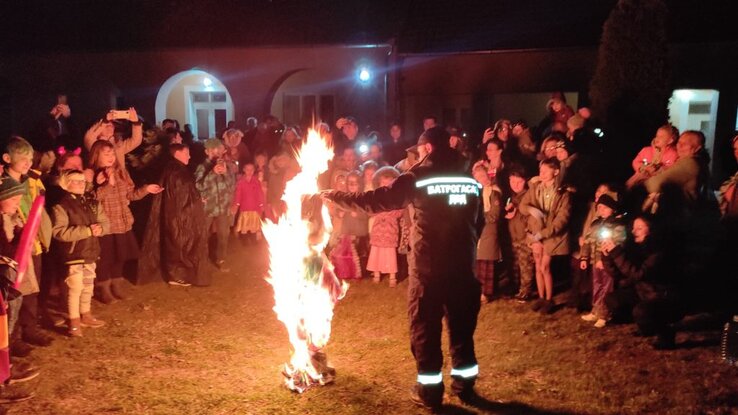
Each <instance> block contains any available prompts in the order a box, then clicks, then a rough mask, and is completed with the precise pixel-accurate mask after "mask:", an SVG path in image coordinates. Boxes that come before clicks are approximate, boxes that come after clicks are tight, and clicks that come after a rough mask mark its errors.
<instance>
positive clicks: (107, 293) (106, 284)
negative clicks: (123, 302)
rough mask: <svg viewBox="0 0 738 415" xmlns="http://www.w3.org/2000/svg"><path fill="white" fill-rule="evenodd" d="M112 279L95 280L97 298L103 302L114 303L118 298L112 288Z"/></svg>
mask: <svg viewBox="0 0 738 415" xmlns="http://www.w3.org/2000/svg"><path fill="white" fill-rule="evenodd" d="M110 284H111V282H110V280H106V281H95V299H96V300H97V301H99V302H101V303H103V304H113V303H115V302H117V301H118V300H117V299H116V298H115V297H114V296H113V292H112V291H111V290H110Z"/></svg>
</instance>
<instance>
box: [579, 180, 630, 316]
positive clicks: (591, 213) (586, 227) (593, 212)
mask: <svg viewBox="0 0 738 415" xmlns="http://www.w3.org/2000/svg"><path fill="white" fill-rule="evenodd" d="M602 195H609V196H610V197H612V198H613V200H615V201H616V202H618V203H619V196H618V192H617V190H616V189H615V188H614V186H613V185H612V184H608V183H602V184H600V185H599V186H597V189H595V194H594V198H593V199H592V201H591V202H590V204H589V210H588V212H587V216H586V217H585V218H584V222H583V227H582V230H581V232H580V233H579V237H578V240H577V245H578V247H579V249H578V250H577V251H576V252H574V253H572V255H571V272H572V283H571V285H572V288H571V289H572V291H571V296H570V298H569V305H570V306H572V307H575V308H576V309H578V310H580V311H584V310H589V309H590V307H591V305H592V275H591V274H590V272H589V271H590V270H591V268H589V267H587V268H585V269H581V267H580V263H581V258H582V246H584V244H585V240H584V239H585V235H589V234H590V232H591V229H590V228H591V226H592V223H593V222H594V221H595V219H597V217H598V216H597V201H598V200H599V199H600V196H602Z"/></svg>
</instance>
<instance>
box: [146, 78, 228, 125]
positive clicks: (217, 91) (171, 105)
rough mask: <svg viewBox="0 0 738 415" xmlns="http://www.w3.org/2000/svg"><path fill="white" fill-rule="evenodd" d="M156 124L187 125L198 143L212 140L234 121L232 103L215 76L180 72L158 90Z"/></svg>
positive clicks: (225, 89) (224, 88) (226, 91)
mask: <svg viewBox="0 0 738 415" xmlns="http://www.w3.org/2000/svg"><path fill="white" fill-rule="evenodd" d="M155 111H156V122H157V124H161V122H162V121H163V120H164V119H167V118H170V119H175V120H177V121H179V122H180V124H181V125H183V126H184V125H185V124H190V125H191V126H192V133H193V134H194V135H195V137H197V138H199V139H206V138H208V137H215V136H216V134H217V132H219V131H223V130H224V129H225V128H226V124H227V123H228V121H229V120H233V119H234V114H235V113H234V110H233V100H232V99H231V94H230V93H229V92H228V89H227V88H226V87H225V85H223V83H222V82H221V81H220V80H219V79H218V78H216V77H215V76H213V75H211V74H209V73H207V72H205V71H202V70H199V69H191V70H188V71H184V72H180V73H178V74H176V75H174V76H172V77H171V78H169V79H167V81H166V82H164V84H163V85H162V86H161V88H160V89H159V93H158V95H157V96H156V107H155Z"/></svg>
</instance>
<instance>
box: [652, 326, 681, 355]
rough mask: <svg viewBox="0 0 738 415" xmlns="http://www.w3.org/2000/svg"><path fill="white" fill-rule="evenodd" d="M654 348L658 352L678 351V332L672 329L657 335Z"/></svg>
mask: <svg viewBox="0 0 738 415" xmlns="http://www.w3.org/2000/svg"><path fill="white" fill-rule="evenodd" d="M653 348H654V349H656V350H674V349H676V332H675V331H674V329H672V328H666V329H664V330H662V331H660V332H659V333H658V334H657V335H656V341H655V342H653Z"/></svg>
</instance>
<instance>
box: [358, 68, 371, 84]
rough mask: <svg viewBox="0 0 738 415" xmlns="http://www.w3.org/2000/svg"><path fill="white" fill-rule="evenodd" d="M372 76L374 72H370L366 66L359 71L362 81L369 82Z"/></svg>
mask: <svg viewBox="0 0 738 415" xmlns="http://www.w3.org/2000/svg"><path fill="white" fill-rule="evenodd" d="M371 77H372V74H371V73H369V70H368V69H366V68H361V70H360V71H359V81H361V82H368V81H369V78H371Z"/></svg>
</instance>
